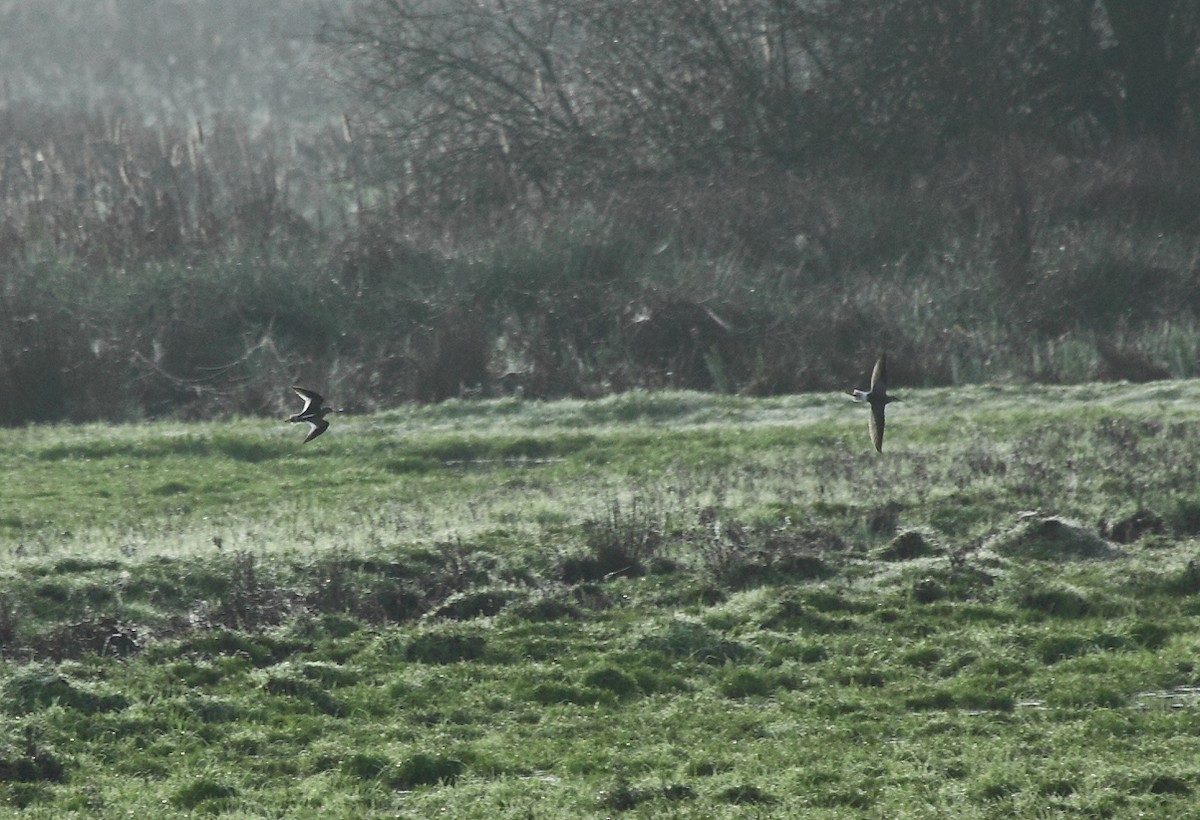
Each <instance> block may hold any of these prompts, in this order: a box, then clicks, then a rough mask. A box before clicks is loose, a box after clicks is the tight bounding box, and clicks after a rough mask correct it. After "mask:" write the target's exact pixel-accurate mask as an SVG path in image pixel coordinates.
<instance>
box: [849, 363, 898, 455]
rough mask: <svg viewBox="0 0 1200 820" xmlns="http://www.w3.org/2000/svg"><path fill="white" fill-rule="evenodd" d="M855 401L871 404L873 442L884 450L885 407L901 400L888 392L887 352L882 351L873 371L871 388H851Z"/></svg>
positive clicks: (880, 450)
mask: <svg viewBox="0 0 1200 820" xmlns="http://www.w3.org/2000/svg"><path fill="white" fill-rule="evenodd" d="M847 392H848V393H849V394H850V395H851V396H854V400H855V401H865V402H868V403H869V404H870V405H871V422H870V425H871V443H872V444H874V445H875V450H876V451H877V452H880V453H882V452H883V408H885V407H887V405H888V403H889V402H893V401H900V399H898V398H896V397H895V396H889V395H888V394H887V354H886V353H880V354H879V361H877V362H875V369H874V370H873V371H871V389H870V390H849V391H847Z"/></svg>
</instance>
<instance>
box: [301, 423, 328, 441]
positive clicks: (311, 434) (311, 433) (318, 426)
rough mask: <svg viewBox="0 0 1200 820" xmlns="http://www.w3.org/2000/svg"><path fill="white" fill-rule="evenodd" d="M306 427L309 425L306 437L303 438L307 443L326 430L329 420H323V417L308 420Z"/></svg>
mask: <svg viewBox="0 0 1200 820" xmlns="http://www.w3.org/2000/svg"><path fill="white" fill-rule="evenodd" d="M308 427H309V430H308V437H307V438H305V439H304V443H305V444H308V443H309V442H310V441H312V440H313V439H315V438H316V437H317V436H319V435H321V434H322V433H324V432H325V431H326V430H328V429H329V422H327V421H325V419H313V420H312V421H310V422H309V423H308Z"/></svg>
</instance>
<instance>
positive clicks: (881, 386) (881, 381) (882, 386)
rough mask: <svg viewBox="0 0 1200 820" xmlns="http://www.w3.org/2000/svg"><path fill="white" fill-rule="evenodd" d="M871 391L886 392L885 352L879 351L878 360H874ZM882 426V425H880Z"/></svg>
mask: <svg viewBox="0 0 1200 820" xmlns="http://www.w3.org/2000/svg"><path fill="white" fill-rule="evenodd" d="M871 392H872V393H877V394H878V393H886V392H887V354H886V353H880V354H879V361H877V362H875V369H874V370H872V371H871ZM880 426H881V427H882V425H880Z"/></svg>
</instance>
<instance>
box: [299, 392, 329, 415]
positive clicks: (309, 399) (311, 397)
mask: <svg viewBox="0 0 1200 820" xmlns="http://www.w3.org/2000/svg"><path fill="white" fill-rule="evenodd" d="M292 390H294V391H296V395H297V396H299V397H300V398H302V399H304V407H302V408H301V409H300V412H299V413H297V415H300V416H303V415H304V414H305V413H307V412H308V409H309V408H310V407H312V406H313V405H314V404H315V405H316V406H317V407H320V406H321V403H322V402H324V401H325V399H324V398H322V396H321V394H320V393H318V392H316V391H315V390H308V389H306V388H303V387H296V386H295V385H292Z"/></svg>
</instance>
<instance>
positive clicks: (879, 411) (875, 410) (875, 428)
mask: <svg viewBox="0 0 1200 820" xmlns="http://www.w3.org/2000/svg"><path fill="white" fill-rule="evenodd" d="M870 424H871V443H872V444H874V445H875V451H876V452H878V453H882V452H883V403H882V402H880V403H879V404H875V403H874V402H872V403H871V422H870Z"/></svg>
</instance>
